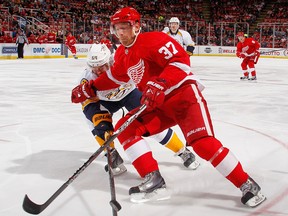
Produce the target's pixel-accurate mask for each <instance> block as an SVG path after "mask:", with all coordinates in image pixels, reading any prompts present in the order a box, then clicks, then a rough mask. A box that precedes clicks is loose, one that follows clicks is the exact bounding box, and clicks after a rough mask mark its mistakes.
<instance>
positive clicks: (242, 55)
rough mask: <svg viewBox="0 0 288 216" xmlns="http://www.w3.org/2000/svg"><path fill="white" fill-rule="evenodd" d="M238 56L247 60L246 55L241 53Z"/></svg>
mask: <svg viewBox="0 0 288 216" xmlns="http://www.w3.org/2000/svg"><path fill="white" fill-rule="evenodd" d="M236 55H237V57H238V58H245V57H246V55H245V54H244V53H240V52H237V54H236Z"/></svg>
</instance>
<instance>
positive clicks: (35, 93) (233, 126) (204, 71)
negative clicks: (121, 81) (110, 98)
mask: <svg viewBox="0 0 288 216" xmlns="http://www.w3.org/2000/svg"><path fill="white" fill-rule="evenodd" d="M240 63H241V60H240V59H237V58H234V57H197V56H193V57H192V64H193V66H192V67H193V71H194V73H195V74H197V75H198V76H199V77H200V78H201V79H202V80H203V83H204V84H205V86H206V89H205V90H204V92H203V94H204V96H205V97H206V99H207V101H208V105H209V108H210V112H211V116H212V119H213V121H214V130H215V133H216V136H217V137H218V138H219V139H220V140H221V141H222V143H223V144H224V145H225V146H227V147H229V148H230V149H231V150H232V151H233V153H234V154H235V155H236V157H237V158H238V159H239V160H240V161H241V162H242V165H243V167H244V169H245V170H246V171H247V172H248V173H249V175H251V176H252V177H253V178H254V179H255V180H256V181H257V182H258V183H259V184H260V186H261V187H262V192H263V194H264V195H266V196H267V201H265V202H264V203H263V204H262V205H260V206H259V207H257V208H253V209H251V208H247V207H245V206H243V205H242V204H241V202H240V198H241V192H240V190H239V189H237V188H235V187H234V186H233V185H232V184H231V183H230V182H229V181H227V180H226V179H225V178H224V177H223V176H221V175H220V174H219V173H218V172H217V171H216V170H215V169H214V168H212V166H211V165H210V164H209V163H208V162H206V161H204V160H202V159H200V158H199V157H198V159H199V161H200V162H201V166H200V167H199V169H198V170H196V171H192V170H187V169H185V168H184V167H183V165H182V163H181V161H180V158H178V157H175V156H174V154H173V153H172V152H171V151H169V150H167V149H166V148H164V147H162V146H160V145H159V144H156V143H154V142H153V141H152V140H150V139H149V141H150V142H151V148H152V150H153V153H154V156H155V158H156V159H157V160H158V162H159V166H160V170H161V173H162V175H163V177H164V178H165V180H166V183H167V187H168V189H169V191H170V193H171V195H172V196H171V199H170V200H166V201H159V202H152V203H144V204H133V203H131V202H130V201H129V196H128V190H129V188H130V187H131V186H135V185H137V184H139V183H140V182H141V179H140V178H139V176H138V175H137V173H136V171H135V170H134V168H133V167H132V166H131V165H130V163H129V161H128V159H127V157H126V156H125V153H124V152H123V150H122V147H121V146H120V145H119V143H118V142H116V146H117V148H118V149H119V151H120V153H121V155H122V156H123V157H124V159H125V164H126V166H127V168H128V172H127V173H126V174H124V175H123V176H120V177H117V178H115V182H116V194H117V200H118V202H119V203H120V204H121V206H122V209H121V210H120V211H119V212H118V215H119V216H147V215H159V216H168V215H169V216H187V215H193V216H232V215H233V216H256V215H261V216H263V215H264V216H272V215H274V216H284V215H288V141H287V140H288V60H287V59H286V60H285V59H264V58H260V60H259V62H258V64H257V65H256V68H257V72H258V74H257V77H258V80H257V81H256V82H248V81H240V80H239V77H240V75H241V68H240ZM84 67H85V60H84V59H78V60H74V59H32V60H31V59H30V60H29V59H24V60H1V61H0V111H1V114H0V144H1V149H0V215H1V216H21V215H22V216H25V215H29V214H28V213H26V212H24V210H23V209H22V202H23V198H24V195H25V194H28V195H29V197H30V198H31V199H32V200H33V201H34V202H36V203H39V204H42V203H44V202H45V201H46V200H47V199H48V198H49V197H50V196H51V195H52V194H53V193H54V192H55V191H56V190H57V189H58V188H59V187H60V186H61V185H62V184H64V182H66V181H67V180H68V179H69V177H70V176H72V175H73V173H74V172H76V170H77V169H78V168H79V167H81V166H82V165H83V163H84V162H85V161H86V160H87V159H88V158H89V157H90V155H91V154H92V153H93V152H95V151H96V150H97V149H98V147H99V146H98V144H97V143H96V141H95V140H94V138H93V136H92V135H91V134H90V131H89V129H88V127H87V125H86V122H85V120H84V117H83V114H82V111H81V108H80V105H78V104H72V103H71V102H70V93H71V89H72V88H73V87H74V86H75V85H76V81H77V78H78V77H79V74H80V73H81V72H82V70H83V69H84ZM120 115H121V113H117V115H115V119H117V118H119V116H120ZM175 129H176V130H177V131H178V134H179V135H180V137H181V139H183V136H182V134H181V132H180V130H179V129H178V128H177V127H175ZM105 164H106V158H105V157H104V156H103V154H101V156H100V157H98V158H97V159H96V160H95V161H94V162H93V163H92V164H91V165H90V166H89V167H88V168H87V169H86V170H85V171H84V172H83V173H81V174H80V175H79V176H78V178H77V179H76V180H75V181H74V182H72V183H71V184H70V185H69V186H68V187H67V188H66V189H65V190H64V191H63V192H62V193H61V194H60V195H59V196H58V197H57V198H56V199H55V200H54V202H52V203H51V205H50V206H48V207H47V209H45V210H44V211H43V212H42V213H41V215H43V216H44V215H46V216H47V215H48V216H59V215H60V216H63V215H70V216H76V215H77V216H80V215H81V216H95V215H99V216H103V215H105V216H108V215H112V209H111V206H110V205H109V201H110V189H109V181H108V175H107V173H106V172H105V171H104V169H103V167H104V165H105Z"/></svg>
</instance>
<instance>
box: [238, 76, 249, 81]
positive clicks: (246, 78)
mask: <svg viewBox="0 0 288 216" xmlns="http://www.w3.org/2000/svg"><path fill="white" fill-rule="evenodd" d="M248 79H249V77H248V76H242V77H240V80H248Z"/></svg>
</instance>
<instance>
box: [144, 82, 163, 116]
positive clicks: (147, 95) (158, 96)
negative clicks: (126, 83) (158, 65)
mask: <svg viewBox="0 0 288 216" xmlns="http://www.w3.org/2000/svg"><path fill="white" fill-rule="evenodd" d="M146 85H147V87H146V89H145V90H144V92H143V95H142V97H141V104H146V105H147V108H146V109H147V110H148V111H151V110H153V109H155V108H156V107H159V106H161V105H162V104H163V102H164V99H165V93H164V92H165V90H166V89H167V85H166V81H165V80H164V79H160V78H158V79H156V80H153V81H152V80H151V81H148V82H147V84H146Z"/></svg>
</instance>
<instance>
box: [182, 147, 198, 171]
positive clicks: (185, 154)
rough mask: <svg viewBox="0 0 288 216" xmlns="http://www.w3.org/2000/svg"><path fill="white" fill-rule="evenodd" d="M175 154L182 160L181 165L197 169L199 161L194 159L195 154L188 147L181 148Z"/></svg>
mask: <svg viewBox="0 0 288 216" xmlns="http://www.w3.org/2000/svg"><path fill="white" fill-rule="evenodd" d="M177 155H178V156H179V157H180V158H181V159H182V160H183V165H184V166H185V167H187V168H190V169H193V170H195V169H197V167H198V166H199V165H200V163H199V162H198V161H197V160H196V158H195V155H194V154H193V153H192V152H191V151H190V150H189V149H188V148H185V147H184V148H183V149H181V150H180V151H179V152H178V153H177Z"/></svg>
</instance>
